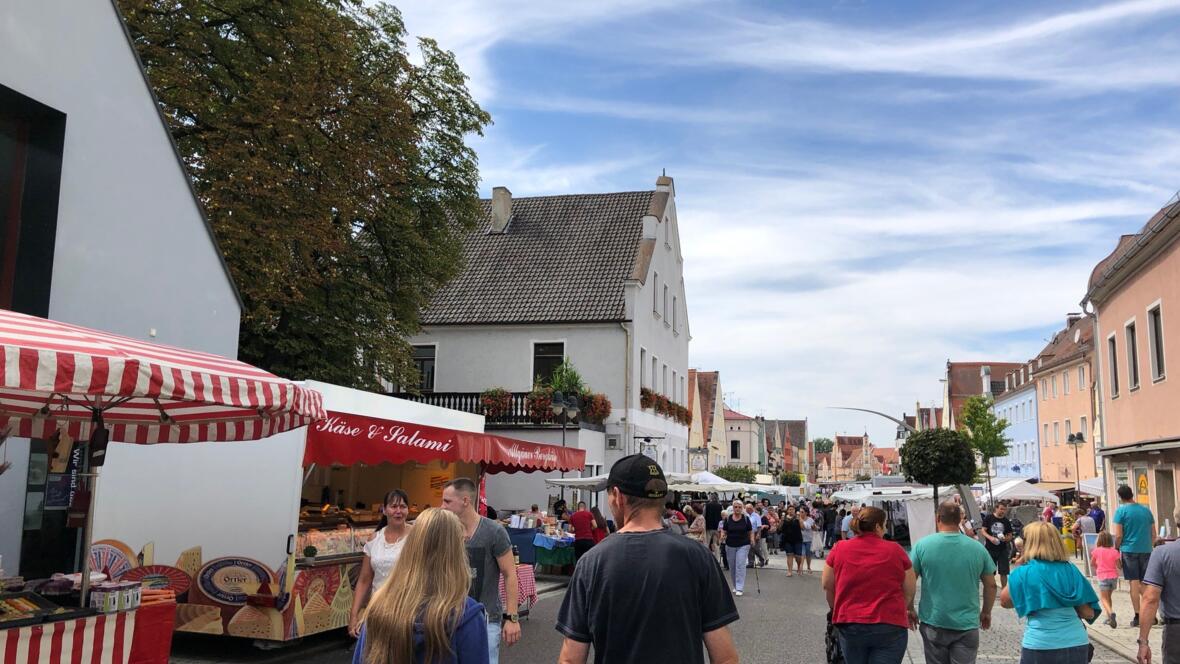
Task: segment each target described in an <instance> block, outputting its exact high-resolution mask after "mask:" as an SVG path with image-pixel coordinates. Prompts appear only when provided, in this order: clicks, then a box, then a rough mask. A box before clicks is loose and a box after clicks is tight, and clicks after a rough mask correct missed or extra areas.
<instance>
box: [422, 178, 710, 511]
mask: <svg viewBox="0 0 1180 664" xmlns="http://www.w3.org/2000/svg"><path fill="white" fill-rule="evenodd" d="M463 261H464V267H463V270H462V272H461V273H460V274H459V275H458V276H457V277H456V278H455V279H454V280H453V281H451V282H450V283H448V284H447V285H446V286H444V287H443V288H442V289H440V290H439V292H438V293H437V294H436V296H435V297H434V298H433V300H432V301H431V303H430V304H429V305H428V306H427V307H426V309H425V310H424V311H423V312H422V317H421V322H422V331H421V333H420V334H418V335H415V336H414V337H413V338H412V339H410V343H411V345H412V346H413V348H414V354H415V358H416V361H417V362H418V364H419V368H420V371H419V373H420V375H421V377H422V381H421V382H420V383H419V384H418V385H416V386H410V387H411V388H416V389H410V390H407V391H409V392H417V393H418V395H417V396H414V395H407V396H410V397H411V398H415V399H418V400H421V401H426V402H428V403H436V404H438V405H448V406H450V407H460V408H468V409H473V410H475V411H476V412H480V411H481V408H482V407H481V406H480V399H479V396H480V394H481V393H483V392H484V391H485V390H489V389H492V388H501V389H503V390H505V391H507V392H508V393H510V394H511V395H512V396H511V402H510V405H509V407H508V409H507V411H508V412H506V413H501V412H500V411H499V409H498V410H497V411H496V416H495V417H489V418H488V420H487V426H488V427H489V428H498V429H508V431H507V432H505V435H511V436H515V437H519V438H522V439H528V440H537V441H539V442H547V443H560V441H561V436H562V431H561V427H560V426H558V425H556V424H554V423H553V422H552V421H541V422H536V420H537V419H538V418H537V417H536V413H535V412H531V411H530V408H529V406H528V404H529V403H530V400H529V397H528V396H527V393H528V392H529V391H530V390H531V389H532V387H533V386H534V385H535V384H546V383H547V382H548V381H549V380H550V379H551V378H552V375H553V371H554V369H555V368H556V367H557V365H559V364H560V363H561V362H562V361H563V360H568V361H569V362H571V363H572V364H573V365H574V367H575V368H576V369H577V370H578V371H579V372H580V373H581V375H582V377H583V379H584V380H585V383H586V385H587V386H588V387H589V388H590V389H591V390H592V391H593V392H596V393H601V394H603V395H605V396H606V397H607V398H608V399H609V400H610V403H611V411H610V413H609V415H607V416H606V418H605V420H604V421H603V422H602V424H601V425H597V424H594V423H592V422H587V421H586V420H585V419H584V418H583V419H581V421H579V422H574V423H571V425H572V428H571V426H567V427H566V431H565V434H564V435H565V442H566V444H567V445H576V446H578V447H580V448H582V449H585V450H586V463H587V467H586V470H585V474H586V475H591V474H598V473H600V472H604V471H605V470H606V469H608V468H609V467H610V465H611V464H612V463H613V462H614V461H615V460H616V459H618V458H620V457H622V456H624V455H626V454H629V453H633V452H643V453H647V454H650V455H651V456H652V457H653V458H654V459H656V460H657V461H659V462H660V464H661V465H662V466H663V467H664V469H665V470H667V471H670V472H686V471H687V470H688V456H689V455H688V440H689V426H690V422H691V419H690V414H689V411H688V408H687V406H685V405H684V404H685V403H686V402H687V401H688V398H689V389H688V342H689V339H690V329H689V321H688V307H687V303H686V300H685V293H684V278H683V274H684V270H683V265H684V258H683V256H682V254H681V251H680V235H679V226H678V221H677V217H676V200H675V185H674V183H673V181H672V178H670V177H666V176H660V177H659V178H657V180H656V185H655V188H654V189H648V190H642V191H629V192H618V193H605V194H573V195H561V196H533V197H517V198H514V197H513V196H512V193H511V192H510V191H509V190H508V189H507V188H505V187H496V188H495V189H493V192H492V197H491V198H490V199H485V200H483V201H482V208H481V215H480V218H479V221H478V224H477V226H476V228H475V229H474V230H473V231H472V232H470V233H469V234H468V235H467V236H466V238H465V239H464V250H463ZM704 383H705V381H702V380H701V379H700V377H698V385H697V388H698V390H699V391H700V392H701V397H702V402H701V405H702V415H703V416H704V417H705V418H706V421H707V418H708V417H709V415H710V414H711V413H709V412H707V409H706V408H705V406H706V404H708V403H709V401H708V400H709V398H711V397H712V396H713V395H712V394H708V395H706V394H705V387H706V386H705V384H704ZM714 384H715V381H714ZM694 408H695V397H694ZM533 410H535V409H533ZM706 441H707V442H711V441H709V440H708V439H707V438H706ZM545 478H546V476H544V475H541V474H532V475H529V476H527V477H518V476H512V475H493V476H490V477H489V479H488V484H487V491H488V500H489V502H490V503H491V504H492V505H494V506H496V507H506V508H522V507H523V508H527V507H528V506H529V505H530V504H531V503H534V502H538V501H539V500H541V499H542V498H543V497H544V496H545V495H547V494H555V493H556V491H555V490H552V489H549V488H547V487H546V486H545V485H544V483H543V480H544V479H545Z"/></svg>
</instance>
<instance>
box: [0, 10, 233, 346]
mask: <svg viewBox="0 0 1180 664" xmlns="http://www.w3.org/2000/svg"><path fill="white" fill-rule="evenodd" d="M3 6H4V9H3V13H2V14H0V84H3V85H5V86H7V87H9V88H12V89H14V90H16V91H17V92H19V93H21V94H23V95H25V96H28V97H31V98H33V99H35V100H36V101H38V102H41V103H42V104H46V105H48V106H50V107H52V108H54V109H56V110H57V111H60V112H62V113H64V114H65V115H66V132H65V145H64V148H63V157H62V162H63V163H62V174H61V194H60V200H59V206H58V217H57V241H56V247H55V255H54V264H53V285H52V291H51V295H50V308H49V313H50V317H51V318H54V319H57V320H63V321H68V322H71V323H77V324H79V325H86V326H89V327H96V328H99V329H102V330H108V331H112V332H117V333H120V334H125V335H128V336H131V337H136V338H140V339H147V338H148V336H149V334H148V332H149V329H151V328H155V329H156V330H157V335H158V336H157V337H156V338H155V340H156V341H159V342H162V343H167V344H171V345H176V346H181V347H184V348H193V349H198V350H205V351H209V352H213V353H218V354H221V355H228V356H230V357H236V356H237V351H238V318H239V315H240V309H239V307H238V303H237V300H236V299H235V297H234V295H233V291H232V287H231V285H230V282H229V280H228V278H227V277H226V276H225V273H224V270H223V268H222V266H221V263H220V260H219V259H218V255H217V251H216V248H215V246H214V244H213V242H212V240H211V238H210V235H209V231H208V230H207V228H206V226H205V223H204V221H203V220H202V219H201V216H200V212H199V209H198V207H197V205H196V203H195V202H194V200H193V197H192V194H191V193H190V190H189V188H188V183H187V176H186V175H185V173H184V171H183V169H182V166H181V164H180V163H179V161H178V160H177V157H176V154H175V152H174V151H173V148H172V144H171V143H170V141H169V138H168V133H167V129H166V128H165V127H164V125H163V123H162V122H161V120H160V117H159V113H158V111H157V110H156V106H155V104H154V103H153V101H152V97H151V96H150V93H149V90H148V87H147V84H146V83H145V82H144V79H143V76H142V74H141V72H140V69H139V66H138V64H137V63H136V60H135V55H134V52H133V50H132V48H131V46H130V44H129V43H128V41H127V39H126V37H125V35H124V32H123V28H122V25H121V20H120V18H119V16H118V15H117V13H116V11H115V9H114V7H113V6H112V4H111V2H110V1H109V0H85V1H84V2H77V1H76V0H9V1H8V2H5V3H4V5H3Z"/></svg>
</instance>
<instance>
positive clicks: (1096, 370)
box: [1082, 298, 1116, 509]
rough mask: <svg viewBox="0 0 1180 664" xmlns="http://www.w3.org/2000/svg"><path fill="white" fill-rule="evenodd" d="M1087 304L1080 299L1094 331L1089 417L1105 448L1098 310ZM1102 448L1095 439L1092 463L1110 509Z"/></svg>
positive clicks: (1106, 507) (1088, 301) (1106, 504)
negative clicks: (1092, 418)
mask: <svg viewBox="0 0 1180 664" xmlns="http://www.w3.org/2000/svg"><path fill="white" fill-rule="evenodd" d="M1089 304H1090V300H1089V299H1088V298H1087V299H1085V300H1082V312H1083V313H1084V314H1085V315H1086V317H1087V318H1089V319H1090V320H1091V321H1093V323H1094V333H1093V335H1092V336H1093V339H1094V366H1092V367H1090V373H1091V374H1092V375H1091V376H1090V381H1091V382H1093V383H1094V387H1093V389H1092V390H1091V392H1090V394H1092V395H1093V396H1092V397H1091V402H1092V404H1093V405H1092V406H1091V409H1090V417H1097V418H1098V422H1099V424H1098V429H1099V431H1101V438H1102V448H1105V447H1106V411H1105V408H1104V406H1103V404H1104V402H1105V393H1104V392H1103V390H1102V344H1101V343H1099V336H1098V333H1099V329H1098V312H1097V311H1096V310H1091V308H1090V307H1089V306H1088V305H1089ZM1083 357H1084V356H1083ZM1102 448H1100V447H1099V446H1098V442H1097V441H1095V442H1094V465H1095V467H1096V468H1097V469H1098V471H1099V473H1100V474H1101V475H1100V476H1101V477H1102V502H1103V505H1104V506H1105V509H1110V506H1111V505H1114V504H1116V503H1112V502H1110V496H1109V495H1107V484H1106V460H1105V459H1104V458H1103V457H1101V456H1099V454H1098V452H1099V450H1100V449H1102Z"/></svg>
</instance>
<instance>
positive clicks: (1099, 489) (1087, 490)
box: [1081, 477, 1106, 496]
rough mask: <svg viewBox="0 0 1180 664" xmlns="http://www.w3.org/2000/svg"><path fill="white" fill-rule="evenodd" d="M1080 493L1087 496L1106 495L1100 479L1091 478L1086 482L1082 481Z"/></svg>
mask: <svg viewBox="0 0 1180 664" xmlns="http://www.w3.org/2000/svg"><path fill="white" fill-rule="evenodd" d="M1081 485H1082V493H1084V494H1086V495H1087V496H1104V495H1106V487H1105V486H1104V485H1103V483H1102V478H1101V477H1091V478H1090V479H1088V480H1082V481H1081Z"/></svg>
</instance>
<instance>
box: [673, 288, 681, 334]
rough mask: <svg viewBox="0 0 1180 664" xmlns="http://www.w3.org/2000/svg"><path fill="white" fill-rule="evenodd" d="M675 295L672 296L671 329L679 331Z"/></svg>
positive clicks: (678, 314)
mask: <svg viewBox="0 0 1180 664" xmlns="http://www.w3.org/2000/svg"><path fill="white" fill-rule="evenodd" d="M676 305H677V301H676V296H675V295H673V296H672V331H673V332H680V308H679V307H677V306H676Z"/></svg>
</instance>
